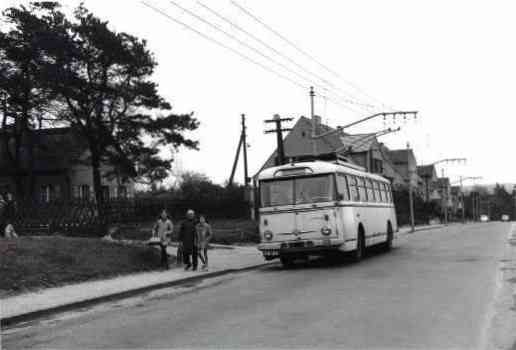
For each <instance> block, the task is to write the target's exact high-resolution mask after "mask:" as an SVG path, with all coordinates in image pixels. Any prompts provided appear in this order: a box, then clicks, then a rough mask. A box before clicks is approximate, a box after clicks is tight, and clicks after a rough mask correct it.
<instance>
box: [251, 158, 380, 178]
mask: <svg viewBox="0 0 516 350" xmlns="http://www.w3.org/2000/svg"><path fill="white" fill-rule="evenodd" d="M357 168H358V167H357V166H349V165H345V164H342V163H333V162H324V161H313V162H299V163H290V164H284V165H280V166H275V167H272V168H267V169H264V170H262V172H260V174H259V175H258V180H266V179H267V180H270V179H275V178H282V177H288V176H295V175H305V174H314V175H315V174H324V173H326V174H327V173H344V174H349V175H356V176H364V177H368V178H371V179H374V180H378V181H382V182H388V180H387V179H386V178H384V177H383V176H381V175H378V174H373V173H368V172H366V171H363V170H359V169H357ZM296 170H299V172H296ZM304 170H306V172H303V171H304Z"/></svg>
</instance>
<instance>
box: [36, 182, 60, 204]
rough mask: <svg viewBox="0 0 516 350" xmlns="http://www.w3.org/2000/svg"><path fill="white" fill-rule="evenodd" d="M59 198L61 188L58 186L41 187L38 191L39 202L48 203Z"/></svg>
mask: <svg viewBox="0 0 516 350" xmlns="http://www.w3.org/2000/svg"><path fill="white" fill-rule="evenodd" d="M59 198H61V187H60V186H59V185H43V186H41V191H40V200H41V202H44V203H48V202H51V201H55V200H57V199H59Z"/></svg>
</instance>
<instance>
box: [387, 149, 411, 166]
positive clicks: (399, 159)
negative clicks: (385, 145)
mask: <svg viewBox="0 0 516 350" xmlns="http://www.w3.org/2000/svg"><path fill="white" fill-rule="evenodd" d="M388 152H389V158H390V159H391V160H392V161H393V162H394V164H405V163H408V161H409V155H410V153H411V152H412V150H411V149H394V150H389V151H388Z"/></svg>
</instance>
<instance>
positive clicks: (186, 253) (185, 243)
mask: <svg viewBox="0 0 516 350" xmlns="http://www.w3.org/2000/svg"><path fill="white" fill-rule="evenodd" d="M196 226H197V225H196V222H195V212H194V211H193V210H192V209H188V211H187V212H186V220H183V222H182V223H181V228H180V229H179V241H180V242H181V244H182V247H183V263H184V264H185V271H186V270H189V269H190V268H191V267H192V265H193V270H194V271H195V270H197V244H196V240H197V227H196ZM190 257H191V259H192V261H190Z"/></svg>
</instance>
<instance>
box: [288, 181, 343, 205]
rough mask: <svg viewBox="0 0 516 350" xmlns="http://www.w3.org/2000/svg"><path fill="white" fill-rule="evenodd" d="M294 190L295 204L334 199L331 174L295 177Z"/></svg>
mask: <svg viewBox="0 0 516 350" xmlns="http://www.w3.org/2000/svg"><path fill="white" fill-rule="evenodd" d="M295 191H296V193H295V199H296V204H307V203H316V202H330V201H333V200H335V191H334V189H333V177H332V175H323V176H311V177H303V178H297V179H296V184H295Z"/></svg>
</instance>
